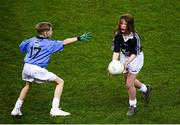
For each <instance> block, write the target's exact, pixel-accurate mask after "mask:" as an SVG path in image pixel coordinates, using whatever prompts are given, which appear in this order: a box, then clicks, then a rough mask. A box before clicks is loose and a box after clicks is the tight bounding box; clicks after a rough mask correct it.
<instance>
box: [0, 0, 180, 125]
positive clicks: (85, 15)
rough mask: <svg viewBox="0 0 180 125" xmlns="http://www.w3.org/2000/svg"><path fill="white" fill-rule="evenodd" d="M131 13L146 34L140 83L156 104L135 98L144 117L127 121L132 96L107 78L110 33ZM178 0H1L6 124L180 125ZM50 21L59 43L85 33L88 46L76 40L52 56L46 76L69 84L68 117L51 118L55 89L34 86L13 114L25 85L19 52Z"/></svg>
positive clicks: (0, 88) (1, 114)
mask: <svg viewBox="0 0 180 125" xmlns="http://www.w3.org/2000/svg"><path fill="white" fill-rule="evenodd" d="M124 13H130V14H132V15H133V16H134V18H135V28H136V30H137V31H138V32H139V33H140V34H141V36H142V45H143V50H144V54H145V64H144V67H143V69H142V71H141V72H140V74H139V75H138V78H139V79H140V80H141V81H142V82H145V83H148V84H150V85H151V86H152V87H153V90H152V97H151V102H150V103H149V104H148V105H145V104H144V103H143V99H142V96H141V93H140V92H137V99H138V113H137V114H136V115H135V116H133V117H127V116H126V111H127V109H128V97H127V92H126V88H125V85H124V81H123V78H122V76H121V75H119V76H114V77H113V78H109V77H108V75H107V73H106V68H107V65H108V64H109V62H110V61H111V57H112V50H111V45H112V38H113V36H112V33H113V30H114V28H115V27H116V24H117V21H118V19H119V17H120V15H122V14H124ZM179 13H180V1H179V0H1V1H0V15H1V17H0V22H1V23H0V27H1V28H0V123H1V124H15V123H16V124H73V123H76V124H132V123H133V124H138V123H146V124H155V123H157V124H162V123H163V124H165V123H169V124H170V123H172V124H173V123H177V124H180V87H179V86H180V52H179V51H180V41H179V40H180V35H179V33H180V26H179V23H180V14H179ZM40 21H49V22H51V23H52V24H53V25H54V34H53V37H52V38H53V39H60V40H63V39H65V38H68V37H73V36H77V35H79V34H82V33H84V32H87V31H90V32H92V33H93V39H92V40H91V41H90V42H84V43H83V42H82V43H80V42H77V43H75V44H73V45H70V46H66V47H65V51H63V52H60V53H56V54H54V55H52V58H51V61H50V63H49V66H48V68H47V69H48V70H49V71H52V72H54V73H56V74H57V75H59V76H60V77H61V78H63V79H64V81H65V86H64V90H63V94H62V98H61V107H62V108H63V109H64V110H65V111H68V112H70V113H71V115H70V116H68V117H53V118H52V117H50V115H49V112H50V108H51V101H52V98H53V92H54V85H53V84H43V85H37V84H34V85H33V86H32V90H31V91H30V93H29V95H28V96H27V97H26V99H25V103H24V105H23V108H22V113H23V117H21V118H14V117H11V116H10V112H11V110H12V108H13V107H14V104H15V102H16V99H17V97H18V95H19V93H20V90H21V88H22V87H23V85H24V83H23V81H22V80H21V71H22V67H23V58H24V54H22V53H20V51H19V49H18V46H19V44H20V43H21V42H22V41H23V40H24V39H27V38H30V37H32V36H34V35H36V32H35V30H34V25H35V24H36V23H38V22H40Z"/></svg>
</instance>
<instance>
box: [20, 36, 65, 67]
mask: <svg viewBox="0 0 180 125" xmlns="http://www.w3.org/2000/svg"><path fill="white" fill-rule="evenodd" d="M19 48H20V51H21V52H27V53H26V56H25V58H24V62H25V63H29V64H33V65H38V66H40V67H47V66H48V62H49V60H50V56H51V54H52V53H55V52H57V51H63V50H64V44H63V41H59V40H51V39H47V38H41V37H38V36H37V37H32V38H30V39H28V40H25V41H23V42H22V43H21V44H20V45H19Z"/></svg>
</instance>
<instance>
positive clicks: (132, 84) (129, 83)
mask: <svg viewBox="0 0 180 125" xmlns="http://www.w3.org/2000/svg"><path fill="white" fill-rule="evenodd" d="M132 87H134V83H133V82H132V81H129V80H127V81H126V88H127V89H130V88H132Z"/></svg>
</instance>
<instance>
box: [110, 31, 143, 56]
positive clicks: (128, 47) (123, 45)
mask: <svg viewBox="0 0 180 125" xmlns="http://www.w3.org/2000/svg"><path fill="white" fill-rule="evenodd" d="M113 45H114V46H113V48H114V52H117V53H119V52H120V51H121V52H122V53H123V54H124V55H126V56H130V55H131V54H135V55H139V53H140V52H141V51H142V47H141V43H140V38H139V35H138V34H137V33H131V34H130V35H129V36H128V37H127V38H125V36H124V35H123V34H120V33H116V34H115V36H114V39H113Z"/></svg>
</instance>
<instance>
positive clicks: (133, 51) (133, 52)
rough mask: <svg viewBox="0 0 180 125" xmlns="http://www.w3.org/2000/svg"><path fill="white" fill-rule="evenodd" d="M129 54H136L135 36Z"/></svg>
mask: <svg viewBox="0 0 180 125" xmlns="http://www.w3.org/2000/svg"><path fill="white" fill-rule="evenodd" d="M131 54H135V55H137V39H136V37H134V38H133V42H132V48H131Z"/></svg>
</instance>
